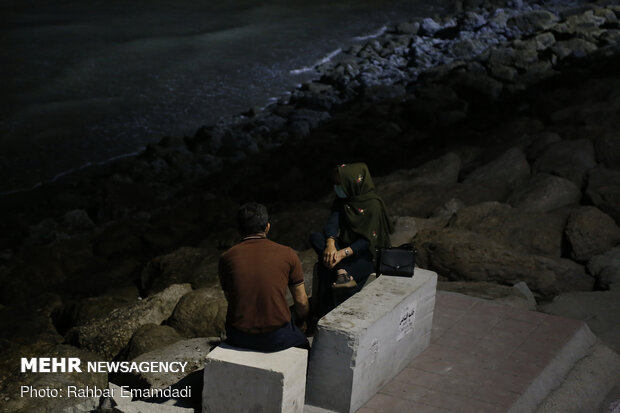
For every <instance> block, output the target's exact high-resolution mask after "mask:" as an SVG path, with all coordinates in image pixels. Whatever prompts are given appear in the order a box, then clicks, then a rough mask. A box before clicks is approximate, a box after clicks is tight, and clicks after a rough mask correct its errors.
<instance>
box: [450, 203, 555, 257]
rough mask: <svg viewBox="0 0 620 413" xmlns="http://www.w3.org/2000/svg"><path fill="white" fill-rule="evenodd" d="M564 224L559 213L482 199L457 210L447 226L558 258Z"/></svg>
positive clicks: (522, 250)
mask: <svg viewBox="0 0 620 413" xmlns="http://www.w3.org/2000/svg"><path fill="white" fill-rule="evenodd" d="M565 223H566V220H565V218H564V217H562V216H559V215H554V214H549V213H543V212H528V211H523V210H521V209H517V208H512V207H511V206H510V205H507V204H500V203H498V202H485V203H482V204H477V205H472V206H470V207H467V208H463V209H460V210H459V211H458V212H457V213H456V214H455V215H454V217H453V218H452V219H451V220H450V223H449V226H450V227H453V228H459V229H465V230H470V231H474V232H476V233H478V234H480V235H484V236H485V237H487V238H489V239H491V240H493V241H496V242H497V243H499V244H502V245H504V246H506V247H510V248H511V249H513V250H514V251H516V252H521V253H525V254H538V255H550V256H554V257H557V258H559V257H560V256H561V255H562V237H563V232H564V225H565Z"/></svg>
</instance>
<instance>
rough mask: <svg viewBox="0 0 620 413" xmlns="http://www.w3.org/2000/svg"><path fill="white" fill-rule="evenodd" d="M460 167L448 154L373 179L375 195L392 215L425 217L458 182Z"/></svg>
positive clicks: (443, 200)
mask: <svg viewBox="0 0 620 413" xmlns="http://www.w3.org/2000/svg"><path fill="white" fill-rule="evenodd" d="M460 166H461V161H460V158H459V156H458V155H456V154H454V153H448V154H447V155H445V156H443V157H441V158H439V159H435V160H432V161H429V162H427V163H425V164H423V165H421V166H420V167H418V168H414V169H409V170H401V171H397V172H394V173H392V174H390V175H387V176H384V177H381V178H377V179H375V183H376V187H377V193H379V194H380V195H381V196H382V198H383V200H384V201H385V203H386V205H387V207H388V210H389V212H390V213H392V214H394V215H399V216H421V217H426V216H429V215H430V214H431V213H432V212H433V211H434V210H435V209H436V208H437V207H438V206H439V205H441V204H442V203H444V202H445V200H446V199H445V197H446V190H447V189H449V188H451V187H453V186H454V185H456V183H457V181H458V176H459V171H460Z"/></svg>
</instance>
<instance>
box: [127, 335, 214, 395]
mask: <svg viewBox="0 0 620 413" xmlns="http://www.w3.org/2000/svg"><path fill="white" fill-rule="evenodd" d="M220 342H221V340H220V339H219V337H200V338H192V339H189V340H182V341H177V342H176V343H173V344H170V345H168V346H166V347H162V348H159V349H157V350H154V351H151V352H148V353H144V354H142V355H140V356H138V357H136V358H135V359H133V360H132V361H134V362H136V363H141V362H153V361H154V362H159V361H165V362H168V363H170V362H180V363H187V364H186V365H185V368H184V370H183V371H178V372H172V371H170V372H146V373H142V372H138V373H129V374H123V375H122V376H119V377H117V378H115V380H116V381H117V384H121V385H127V386H131V387H135V388H147V389H165V388H167V387H169V386H172V385H175V384H177V383H179V382H180V381H181V380H182V379H184V378H186V377H188V376H189V375H190V374H192V373H194V372H196V371H198V370H201V369H203V368H204V362H205V358H206V357H207V355H208V354H209V352H211V350H212V349H213V348H214V347H216V346H217V345H218V344H220ZM201 391H202V388H200V389H192V393H200V392H201Z"/></svg>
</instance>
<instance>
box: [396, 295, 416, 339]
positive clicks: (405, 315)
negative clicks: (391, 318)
mask: <svg viewBox="0 0 620 413" xmlns="http://www.w3.org/2000/svg"><path fill="white" fill-rule="evenodd" d="M415 304H416V303H415V302H414V303H411V304H409V305H407V306H406V307H405V308H403V309H402V310H401V312H400V323H399V325H398V337H397V338H396V340H398V341H400V340H402V339H403V337H405V336H406V335H407V334H409V333H412V332H413V324H414V321H415Z"/></svg>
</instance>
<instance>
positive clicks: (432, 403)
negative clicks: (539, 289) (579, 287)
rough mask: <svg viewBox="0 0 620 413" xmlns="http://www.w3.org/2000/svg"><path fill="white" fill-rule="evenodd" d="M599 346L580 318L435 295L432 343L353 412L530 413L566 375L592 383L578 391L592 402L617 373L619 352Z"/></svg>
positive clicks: (567, 379)
mask: <svg viewBox="0 0 620 413" xmlns="http://www.w3.org/2000/svg"><path fill="white" fill-rule="evenodd" d="M600 346H601V343H600V342H599V341H598V340H597V338H596V337H595V336H594V335H593V334H592V333H591V331H590V329H589V328H588V326H587V325H586V324H585V323H584V322H582V321H578V320H572V319H568V318H563V317H557V316H551V315H548V314H543V313H539V312H534V311H526V310H519V309H514V308H510V307H507V306H504V305H501V304H497V303H494V302H492V301H487V300H482V299H478V298H473V297H468V296H465V295H461V294H456V293H448V292H438V293H437V297H436V307H435V313H434V324H433V330H432V339H431V344H430V346H429V347H428V348H427V349H426V350H425V351H424V352H423V353H422V354H420V355H419V356H418V357H416V358H415V359H414V360H413V361H412V362H411V363H409V364H408V365H407V366H406V367H405V368H404V369H403V370H402V371H401V372H400V373H399V374H398V375H397V376H396V377H395V378H394V379H392V380H391V381H389V382H388V383H387V384H386V385H385V386H383V388H382V389H381V390H380V391H379V393H377V394H376V395H375V396H374V397H373V398H371V399H370V400H369V401H368V402H367V403H366V404H365V405H364V407H363V408H362V409H360V410H358V413H377V412H387V411H403V412H444V413H445V412H459V413H467V412H475V413H484V412H502V413H504V412H519V413H521V412H534V411H536V409H537V408H541V409H544V408H545V407H544V406H553V403H554V401H557V399H558V397H560V398H561V394H562V392H564V393H566V391H568V387H567V388H566V389H564V390H561V389H562V387H563V386H564V385H566V383H569V382H570V380H571V377H573V380H574V378H575V377H577V378H581V380H591V383H588V386H593V387H594V388H597V391H595V392H590V391H587V390H585V392H586V393H583V391H584V390H583V389H582V392H581V393H579V394H580V395H581V397H591V398H592V400H590V401H588V403H590V404H591V405H593V406H596V403H600V402H601V401H602V400H598V401H597V400H596V398H598V397H599V396H600V395H601V394H603V397H604V394H605V391H604V390H605V386H607V387H609V386H612V387H613V380H610V379H609V377H612V376H615V377H620V368H619V367H618V366H617V364H615V361H614V362H611V361H613V360H616V357H617V355H616V354H615V353H613V352H612V351H611V350H609V349H606V350H604V351H603V350H601V347H600ZM605 360H607V361H606V362H605ZM610 360H611V361H610ZM592 366H598V367H599V368H598V370H599V372H598V373H597V374H592ZM603 366H605V367H604V368H603ZM584 372H590V373H589V376H584V374H586V373H584ZM599 373H600V374H599ZM577 382H579V380H577ZM554 391H556V392H558V393H557V396H555V399H549V400H547V398H548V397H551V396H549V395H550V394H552V395H553V394H554V393H553V392H554ZM586 394H587V396H586ZM545 403H546V404H545ZM590 404H589V405H590ZM573 407H574V406H573ZM571 408H572V407H571ZM541 411H544V412H551V411H558V412H559V411H560V410H548V409H547V410H541Z"/></svg>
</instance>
